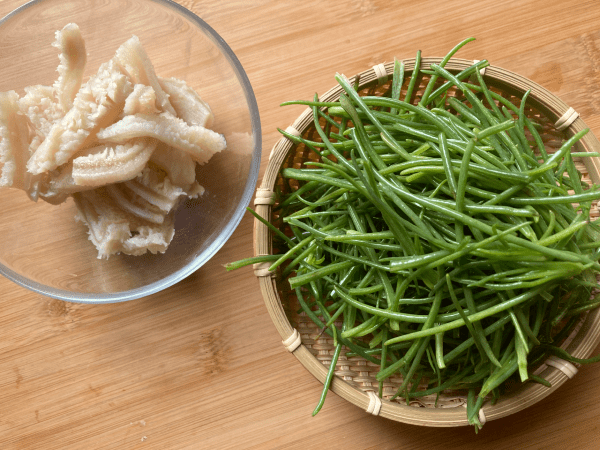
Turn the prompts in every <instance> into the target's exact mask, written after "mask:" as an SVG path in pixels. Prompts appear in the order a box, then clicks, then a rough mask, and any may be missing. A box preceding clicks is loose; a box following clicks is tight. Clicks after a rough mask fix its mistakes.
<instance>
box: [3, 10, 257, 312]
mask: <svg viewBox="0 0 600 450" xmlns="http://www.w3.org/2000/svg"><path fill="white" fill-rule="evenodd" d="M70 22H74V23H76V24H77V25H79V28H80V29H81V32H82V35H83V37H84V39H85V43H86V51H87V53H88V59H87V65H86V71H85V77H84V81H85V80H86V79H87V77H88V76H89V75H91V74H93V73H95V72H96V71H97V69H98V67H99V65H100V64H101V63H103V62H106V61H108V60H109V59H110V58H112V57H113V55H114V53H115V51H116V49H117V48H118V47H119V46H120V45H121V44H122V43H123V42H125V41H126V40H127V39H129V38H130V37H131V36H132V35H136V36H138V37H139V39H140V41H141V42H142V44H143V46H144V48H145V49H146V52H147V53H148V55H149V57H150V60H151V61H152V63H153V64H154V68H155V71H156V73H157V75H159V76H161V77H165V78H169V77H176V78H179V79H182V80H184V81H186V82H187V84H188V85H190V86H191V87H192V88H194V89H196V90H197V91H198V92H199V93H200V95H201V96H202V98H203V100H205V101H206V102H207V103H208V104H209V105H210V107H211V109H212V111H213V113H214V117H215V119H214V124H213V126H212V128H213V129H214V130H215V131H217V132H218V133H221V134H223V135H224V136H225V138H226V140H227V142H228V148H227V149H226V150H225V151H223V152H221V153H218V154H216V155H215V156H214V157H213V158H212V159H211V160H210V161H209V162H208V163H207V164H205V165H203V166H200V167H199V168H198V179H199V180H200V184H201V185H202V186H203V187H204V188H205V189H206V191H205V193H204V195H202V196H201V197H199V198H198V199H194V200H188V201H186V202H184V203H183V204H182V205H181V206H180V207H179V209H178V210H177V213H176V216H175V237H174V238H173V241H172V242H171V245H170V246H169V248H168V250H167V251H166V252H165V253H164V254H160V253H159V254H156V255H154V254H151V253H146V254H145V255H142V256H128V255H122V254H119V255H113V256H111V257H110V258H109V259H98V258H97V254H98V253H97V250H96V248H95V247H94V245H93V244H92V243H91V242H90V241H89V240H88V235H87V227H86V226H85V225H83V224H82V223H80V222H76V221H75V220H74V217H75V214H76V208H75V205H74V203H73V201H72V199H69V200H67V202H66V203H63V204H61V205H60V206H54V205H50V204H47V203H46V202H44V201H38V202H37V203H36V202H32V201H31V200H30V199H29V198H28V197H27V195H26V194H25V193H24V192H23V191H20V190H15V189H6V188H2V189H0V205H1V210H0V273H2V274H3V275H4V276H6V277H8V278H9V279H11V280H13V281H14V282H16V283H18V284H20V285H22V286H24V287H26V288H29V289H31V290H33V291H35V292H38V293H41V294H44V295H48V296H50V297H54V298H58V299H62V300H68V301H73V302H82V303H108V302H118V301H124V300H131V299H135V298H139V297H143V296H147V295H150V294H153V293H155V292H158V291H160V290H162V289H165V288H167V287H169V286H171V285H173V284H174V283H177V282H178V281H180V280H182V279H183V278H185V277H186V276H188V275H190V274H191V273H193V272H194V271H196V270H197V269H198V268H200V267H201V266H202V265H203V264H205V263H206V262H207V261H208V260H209V259H210V258H211V257H212V256H213V255H214V254H215V253H216V252H217V251H218V250H219V249H220V248H221V247H222V246H223V244H224V243H225V242H226V241H227V239H228V238H229V237H230V236H231V234H232V233H233V231H234V230H235V228H236V227H237V225H238V224H239V222H240V220H241V218H242V216H243V213H244V211H245V208H246V206H248V204H249V202H250V199H251V197H252V194H253V191H254V188H255V186H256V181H257V177H258V170H259V165H260V156H261V130H260V118H259V114H258V107H257V104H256V99H255V97H254V93H253V91H252V87H251V85H250V82H249V80H248V77H247V75H246V73H245V72H244V69H243V68H242V66H241V64H240V62H239V61H238V59H237V58H236V56H235V54H234V53H233V51H232V50H231V48H230V47H229V46H228V45H227V44H226V43H225V41H224V40H223V39H222V38H221V37H220V36H219V35H218V34H217V33H216V32H215V30H213V29H212V28H211V27H210V26H209V25H208V24H207V23H205V22H204V21H203V20H202V19H200V18H199V17H197V16H196V15H195V14H193V13H191V12H190V11H188V10H186V9H185V8H183V7H181V6H180V5H178V4H176V3H174V2H171V1H169V0H127V1H126V2H110V1H97V0H36V1H32V2H30V3H27V4H25V5H23V6H22V7H20V8H18V9H16V10H15V11H13V12H12V13H10V14H9V15H7V16H6V17H4V18H3V19H1V20H0V92H4V91H8V90H15V91H17V92H18V93H19V94H20V95H21V94H23V88H24V87H26V86H30V85H34V84H42V85H52V83H53V82H54V80H55V79H56V77H57V73H56V67H57V65H58V51H57V49H56V48H54V47H52V46H51V43H52V42H53V41H54V32H55V31H56V30H59V29H62V28H63V27H64V26H65V25H66V24H68V23H70Z"/></svg>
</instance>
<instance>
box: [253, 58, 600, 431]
mask: <svg viewBox="0 0 600 450" xmlns="http://www.w3.org/2000/svg"><path fill="white" fill-rule="evenodd" d="M440 61H441V59H439V58H423V59H422V60H421V67H422V68H428V67H429V66H430V65H431V64H432V63H439V62H440ZM404 65H405V80H404V86H403V89H402V92H403V93H404V92H405V91H406V87H407V84H408V82H409V79H410V75H411V73H412V70H413V68H414V65H415V60H414V59H409V60H404ZM472 65H473V61H467V60H461V59H452V60H451V61H449V62H448V64H447V65H446V69H448V70H449V71H450V72H453V73H457V72H459V71H461V70H464V69H466V68H468V67H470V66H472ZM393 69H394V64H393V63H386V64H379V65H377V66H375V67H373V68H372V69H369V70H366V71H364V72H362V73H360V74H359V75H357V76H355V77H352V78H350V79H349V81H350V84H353V85H354V84H355V83H357V82H358V89H359V91H360V92H361V94H363V95H385V94H386V93H388V92H389V91H390V89H391V79H392V74H393ZM484 79H485V82H486V84H487V85H488V87H489V88H490V89H491V90H493V91H496V92H498V93H500V94H501V95H503V96H504V97H505V98H507V99H509V100H511V101H512V102H513V103H515V104H516V105H518V104H519V103H520V99H521V98H522V96H523V94H524V93H525V92H526V91H527V90H531V93H530V95H529V97H528V100H527V105H528V107H527V108H526V109H525V112H526V115H527V116H528V117H529V118H531V119H534V121H536V122H537V123H539V124H540V125H541V126H542V130H541V131H540V136H541V137H542V140H543V141H544V145H545V146H546V148H547V149H548V150H549V152H551V151H553V150H554V149H558V148H559V147H560V145H561V143H562V142H563V140H564V139H566V138H568V137H570V136H572V135H573V134H575V133H577V132H578V131H581V130H583V129H585V128H587V127H586V125H585V123H584V121H583V120H582V119H581V118H579V117H578V114H577V113H576V112H575V111H574V110H573V109H572V108H569V107H568V106H567V105H566V104H565V103H564V102H562V101H561V100H560V99H559V98H557V97H556V96H554V95H553V94H552V93H550V92H549V91H547V90H546V89H544V88H543V87H541V86H539V85H538V84H536V83H534V82H532V81H530V80H528V79H526V78H524V77H522V76H520V75H517V74H515V73H512V72H510V71H507V70H504V69H501V68H498V67H493V66H488V67H487V68H486V69H485V73H484ZM427 81H428V76H427V75H422V76H421V77H420V79H418V80H417V84H416V87H415V90H416V93H415V95H414V96H413V97H414V98H413V102H416V101H418V99H419V98H420V95H422V93H423V91H424V89H425V86H426V84H427ZM341 92H342V88H341V87H340V86H336V87H334V88H332V89H331V90H329V91H328V92H327V93H325V94H324V95H322V96H321V97H320V101H323V102H327V101H336V100H339V97H340V94H341ZM448 95H457V93H456V91H455V90H451V91H449V93H448ZM287 131H288V133H290V134H295V135H300V136H302V137H305V138H307V139H310V140H318V139H315V136H316V132H315V128H314V123H313V113H312V110H311V109H310V108H307V110H305V111H304V112H303V113H302V114H301V115H300V116H299V117H298V119H297V120H296V121H295V122H294V123H293V124H292V125H291V126H290V127H288V129H287ZM574 150H575V151H577V152H583V151H587V152H597V151H600V142H599V141H598V140H597V138H596V137H595V136H594V135H593V133H591V132H590V133H587V134H586V135H585V136H584V137H583V138H582V139H581V140H580V141H579V142H578V143H577V144H576V147H575V149H574ZM315 158H316V155H315V154H314V153H313V152H311V151H310V150H309V149H308V148H306V147H305V146H304V145H303V144H296V143H294V142H292V141H291V140H290V139H288V138H287V137H282V138H281V139H280V140H279V141H278V142H277V143H276V145H275V146H274V148H273V150H272V151H271V154H270V156H269V163H268V166H267V169H266V171H265V174H264V177H263V179H262V184H261V186H260V187H259V188H258V189H257V193H256V200H255V209H256V212H257V213H258V214H259V215H260V216H261V217H263V218H265V219H266V220H268V221H273V219H274V217H273V214H272V207H273V203H274V201H275V198H274V197H275V196H274V194H273V193H274V192H275V191H277V190H281V189H285V186H284V183H282V179H281V175H280V171H281V169H283V168H287V167H294V168H299V167H302V166H303V163H304V162H305V161H307V160H309V159H313V160H314V159H315ZM575 162H576V165H577V169H578V170H579V171H580V172H581V173H582V175H583V179H584V180H586V179H587V180H588V181H590V180H591V181H592V182H593V183H596V184H598V183H600V175H599V174H600V164H599V163H598V161H597V158H582V160H579V161H578V160H575ZM591 216H592V218H593V219H596V218H597V217H598V207H597V205H596V203H594V204H593V206H592V210H591ZM254 251H255V255H268V254H271V253H272V251H273V249H272V241H271V234H270V232H269V230H268V228H267V227H266V226H265V225H264V224H262V223H260V222H259V221H255V227H254ZM266 267H268V265H267V266H266ZM280 273H281V272H273V273H271V272H269V271H268V270H267V269H266V268H265V266H260V265H256V266H255V274H256V275H257V277H258V279H259V283H260V289H261V292H262V295H263V298H264V301H265V304H266V307H267V309H268V311H269V314H270V316H271V319H272V320H273V323H274V324H275V327H276V328H277V330H278V331H279V334H280V335H281V337H282V340H283V344H284V346H285V347H286V348H287V349H288V350H289V351H290V352H293V354H294V356H295V357H296V358H297V359H298V360H299V361H300V362H301V363H302V365H303V366H304V367H305V368H306V369H307V370H308V371H309V372H310V373H311V374H313V375H314V376H315V377H316V378H317V379H318V380H319V381H320V382H321V383H322V382H324V381H325V378H326V375H327V371H328V367H329V365H330V363H331V360H332V355H333V352H334V348H335V346H334V344H333V339H332V338H331V337H329V336H327V335H325V334H322V335H319V333H320V330H319V328H318V327H317V325H315V324H314V323H313V322H312V320H311V319H310V318H308V317H307V316H306V315H305V314H304V313H298V303H297V299H296V297H295V294H294V292H293V291H292V290H291V289H290V287H289V283H288V281H287V279H283V278H282V276H281V275H280ZM599 323H600V310H598V309H596V310H592V311H590V312H588V313H585V314H583V315H582V317H581V320H580V322H579V323H578V325H577V326H576V327H575V328H574V330H573V331H572V332H571V334H570V336H569V337H568V338H567V339H566V340H565V341H564V342H563V343H562V344H561V348H563V349H565V350H566V351H567V352H568V353H570V354H571V355H572V356H574V357H576V358H587V357H589V356H590V354H591V353H592V352H593V351H594V349H595V348H596V346H597V345H598V344H599V343H600V326H599ZM345 353H346V352H345V351H344V350H342V353H341V356H340V357H339V359H338V361H337V365H336V370H335V375H336V376H335V377H334V379H333V381H332V383H331V390H333V392H335V393H336V394H338V395H339V396H341V397H343V398H344V399H346V400H347V401H349V402H351V403H353V404H355V405H356V406H358V407H359V408H362V409H364V410H366V411H367V412H369V413H372V414H376V415H379V416H382V417H386V418H388V419H391V420H395V421H398V422H404V423H409V424H415V425H422V426H431V427H453V426H462V425H468V421H467V414H466V408H465V407H464V406H466V397H465V396H464V395H460V393H459V394H456V393H444V395H441V396H440V398H439V399H438V401H437V402H436V398H435V396H431V397H424V398H420V399H419V400H414V401H412V400H411V401H410V403H409V404H407V403H406V400H404V399H403V398H400V397H399V398H396V399H394V400H392V401H390V398H391V397H392V396H393V395H394V394H395V393H396V390H397V388H398V386H399V385H400V384H401V383H402V378H401V377H400V376H398V377H394V376H392V377H391V378H389V379H387V380H386V381H385V383H384V385H383V396H382V400H379V397H378V396H377V392H378V391H379V383H378V381H377V380H376V378H375V375H376V374H377V371H378V370H379V366H378V365H376V364H374V363H372V362H369V361H367V360H365V359H363V358H361V357H356V356H351V357H347V356H345ZM576 372H577V367H576V365H574V364H571V363H569V362H566V361H563V360H561V359H558V358H555V357H550V358H548V359H547V360H546V361H545V363H543V364H541V366H539V367H537V368H536V370H535V372H533V373H535V374H536V375H539V376H541V377H543V378H545V379H546V380H548V381H549V382H550V383H551V385H552V387H545V386H543V385H541V384H537V383H519V382H515V383H513V384H511V385H509V386H508V388H507V390H506V392H505V393H504V395H503V396H501V397H500V399H499V400H498V401H497V402H496V403H495V404H493V405H492V404H490V403H489V402H486V403H485V404H484V406H483V408H482V409H481V412H480V416H479V419H480V421H481V423H482V424H483V423H485V421H489V420H492V419H497V418H500V417H504V416H508V415H510V414H513V413H516V412H518V411H521V410H523V409H525V408H527V407H529V406H531V405H533V404H534V403H536V402H538V401H540V400H541V399H543V398H545V397H546V396H548V395H550V394H551V393H552V392H553V391H554V390H556V389H558V388H559V387H560V386H561V385H562V384H563V383H564V382H565V381H567V380H568V379H569V378H571V377H572V376H573V375H574V374H575V373H576ZM316 402H317V399H316V398H315V404H316Z"/></svg>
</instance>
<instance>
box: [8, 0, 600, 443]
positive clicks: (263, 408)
mask: <svg viewBox="0 0 600 450" xmlns="http://www.w3.org/2000/svg"><path fill="white" fill-rule="evenodd" d="M22 3H24V2H23V0H2V1H1V2H0V16H4V15H5V14H7V13H8V12H10V11H11V10H12V9H14V8H15V7H17V6H19V5H20V4H22ZM180 3H181V4H182V5H183V6H185V7H187V8H189V9H191V10H192V11H193V12H195V13H196V14H198V15H199V16H200V17H202V18H203V19H204V20H205V21H207V22H208V23H209V24H210V25H211V26H212V27H213V28H214V29H215V30H216V31H217V32H218V33H219V34H221V36H222V37H223V38H224V39H225V41H226V42H228V44H229V45H230V46H231V47H232V49H233V50H234V52H235V53H236V55H237V56H238V58H239V59H240V61H241V63H242V65H243V67H244V68H245V70H246V72H247V74H248V77H249V78H250V81H251V83H252V86H253V88H254V92H255V94H256V98H257V101H258V106H259V110H260V114H261V122H262V133H263V161H262V165H261V175H262V173H263V171H264V168H265V167H266V163H267V157H268V155H269V152H270V149H271V147H272V146H273V145H274V144H275V142H276V141H277V140H278V138H279V135H278V133H277V131H276V128H277V127H281V128H285V127H287V126H288V125H289V124H290V123H291V122H292V121H293V120H294V119H295V118H296V117H297V116H298V114H299V113H300V112H301V111H302V110H303V108H302V107H285V108H281V107H279V104H280V103H281V102H283V101H286V100H293V99H301V98H302V99H306V98H311V97H312V95H313V94H314V93H315V92H318V93H319V92H320V93H323V92H325V91H326V90H328V89H329V88H330V87H331V86H333V84H334V80H333V76H334V74H335V73H336V72H341V73H344V74H346V75H348V76H351V75H354V74H355V73H358V72H361V71H363V70H365V69H367V68H369V67H372V66H373V65H374V64H377V63H381V62H387V61H392V60H393V59H394V57H397V58H398V59H401V58H411V57H413V56H414V54H415V52H416V51H417V50H418V49H420V50H422V51H423V54H424V55H427V56H443V55H444V54H445V53H446V52H447V50H448V49H449V48H451V47H452V46H453V45H454V44H455V43H457V42H459V41H460V40H462V39H464V38H465V37H468V36H475V37H476V38H477V41H475V42H474V43H471V44H469V45H468V46H467V47H466V48H465V49H464V50H462V51H461V53H460V56H461V57H463V58H469V59H483V58H486V59H488V60H490V62H491V63H492V64H494V65H496V66H500V67H504V68H506V69H509V70H512V71H514V72H517V73H520V74H522V75H524V76H526V77H528V78H530V79H532V80H534V81H536V82H537V83H540V84H541V85H543V86H545V87H546V88H548V89H549V90H551V91H552V92H554V93H555V94H556V95H558V96H559V97H561V98H562V99H563V100H564V101H565V102H566V103H567V104H569V105H571V106H572V107H573V108H575V110H576V111H578V112H579V113H580V114H581V116H582V118H583V119H584V120H585V122H586V123H587V124H588V125H589V126H590V127H591V129H592V131H593V132H594V133H595V134H596V135H598V136H600V7H598V3H597V2H596V1H556V0H545V1H503V2H498V1H497V0H479V1H467V0H462V1H456V0H448V1H446V2H438V1H433V0H429V1H413V2H390V1H387V2H384V1H381V0H339V1H336V2H325V1H314V0H305V1H302V2H292V1H275V0H259V1H254V2H241V1H235V2H233V1H232V2H220V1H217V0H204V1H200V0H180ZM1 49H2V43H1V42H0V51H2V50H1ZM261 175H260V176H261ZM251 254H252V221H251V219H250V217H246V218H244V219H243V220H242V222H241V224H240V225H239V227H238V228H237V230H236V231H235V233H234V234H233V236H232V237H231V239H230V240H229V241H228V242H227V244H226V245H225V246H224V247H223V248H222V249H221V250H220V251H219V252H218V253H217V254H216V255H215V256H214V258H213V259H212V260H211V261H210V262H209V263H208V264H206V265H205V266H204V267H202V268H201V269H200V270H199V271H198V272H196V273H195V274H194V275H192V276H190V277H189V278H188V279H186V280H185V281H183V282H181V283H179V284H178V285H176V286H174V287H171V288H169V289H167V290H166V291H164V292H161V293H158V294H155V295H152V296H150V297H147V298H144V299H141V300H136V301H131V302H126V303H119V304H111V305H100V306H94V305H80V304H74V303H66V302H63V301H58V300H53V299H50V298H46V297H42V296H40V295H38V294H35V293H32V292H30V291H28V290H26V289H24V288H21V287H19V286H17V285H15V284H13V283H12V282H9V281H8V280H5V279H0V448H1V449H46V450H50V449H136V448H145V449H242V448H243V449H247V448H248V449H276V448H281V449H296V448H297V449H313V448H315V449H337V448H344V449H375V448H377V449H396V448H401V449H422V448H427V449H455V448H460V449H470V448H480V447H481V446H486V448H493V449H515V448H519V449H524V448H531V449H538V448H544V449H550V448H551V449H553V448H578V449H579V448H581V449H593V448H598V447H599V444H598V440H599V439H600V429H599V428H598V421H597V419H596V417H597V416H599V415H600V366H598V365H595V366H587V367H583V368H581V369H580V371H579V373H578V374H577V376H576V377H575V378H574V379H573V380H571V381H569V382H567V383H566V384H565V385H564V386H563V387H561V388H560V389H559V390H558V391H557V392H556V393H554V394H553V395H552V396H551V397H549V398H547V399H545V400H544V401H542V402H540V403H539V404H537V405H535V406H533V407H531V408H529V409H528V410H526V411H524V412H522V413H519V414H517V415H514V416H511V417H507V418H504V419H500V420H497V421H492V422H489V423H488V424H486V425H485V427H484V428H483V430H482V431H481V432H480V433H479V434H478V435H475V434H474V432H473V430H472V429H471V428H459V429H427V428H419V427H415V426H408V425H404V424H399V423H394V422H391V421H388V420H386V419H381V418H376V417H373V416H370V415H368V414H367V413H365V412H364V411H362V410H360V409H358V408H357V407H355V406H353V405H351V404H348V403H347V402H345V401H344V400H342V399H340V398H339V397H337V396H336V395H335V394H330V395H329V396H328V398H327V401H326V403H325V407H324V408H323V410H322V411H321V412H320V413H319V414H318V415H317V416H316V417H314V418H313V417H311V412H312V410H313V408H314V406H315V404H316V403H317V401H318V398H319V396H320V392H321V385H320V383H318V382H317V381H316V380H315V379H314V378H313V377H312V376H311V375H310V374H309V373H308V372H306V371H305V369H304V368H303V367H302V366H301V365H300V364H299V363H298V362H297V361H296V359H295V358H294V356H292V355H290V354H289V353H288V352H286V351H285V350H284V348H283V346H282V345H281V339H280V337H279V335H278V334H277V332H276V331H275V328H274V326H273V325H272V323H271V321H270V318H269V316H268V314H267V311H266V309H265V307H264V306H263V301H262V297H261V294H260V292H259V289H258V283H257V281H256V279H255V278H254V275H253V273H252V270H251V269H250V268H247V269H241V270H239V271H238V272H236V273H227V272H225V270H224V268H223V265H224V264H225V263H227V262H231V261H235V260H238V259H241V258H243V257H246V256H250V255H251Z"/></svg>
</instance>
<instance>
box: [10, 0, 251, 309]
mask: <svg viewBox="0 0 600 450" xmlns="http://www.w3.org/2000/svg"><path fill="white" fill-rule="evenodd" d="M45 1H47V0H31V1H29V2H27V3H25V4H23V5H21V6H19V7H18V8H16V9H14V10H13V11H11V12H10V13H8V14H7V15H6V16H4V17H2V18H0V26H2V24H4V23H5V22H7V21H8V20H10V19H12V18H13V17H15V16H16V15H18V14H20V13H22V12H24V11H26V10H27V9H29V8H30V7H32V6H35V5H37V4H40V3H44V2H45ZM148 1H151V2H153V3H158V4H160V5H162V6H166V7H168V8H170V9H172V10H174V11H175V12H177V13H179V14H181V15H182V16H184V17H185V18H186V19H188V20H189V21H190V22H192V23H194V24H195V25H196V26H197V27H198V28H200V29H201V30H202V31H203V32H204V33H205V35H206V37H207V38H208V39H209V40H210V41H212V43H213V44H214V45H216V46H217V48H219V50H221V52H222V53H223V55H224V56H225V57H226V58H227V60H228V61H229V63H230V65H231V67H232V69H233V71H234V73H235V75H236V77H237V79H238V81H239V82H240V85H241V86H242V90H243V91H244V96H245V99H246V102H247V104H248V110H249V112H250V122H251V128H252V136H253V150H252V159H251V164H250V170H249V173H248V178H247V179H246V184H245V186H244V190H243V193H242V198H241V200H240V202H239V203H238V205H237V206H236V209H235V211H234V212H233V214H232V216H231V218H230V219H229V221H228V222H227V223H226V224H225V225H224V226H223V227H222V228H221V231H220V232H219V234H218V235H217V236H216V238H215V239H214V241H213V242H212V243H211V244H210V245H209V246H208V247H207V248H206V249H205V250H204V251H203V252H202V254H201V255H199V256H197V257H196V258H194V260H193V261H192V262H190V263H188V264H187V265H186V266H185V267H182V268H181V269H179V270H178V271H176V272H174V273H172V274H170V275H168V276H166V277H164V278H162V279H160V280H158V281H155V282H153V283H150V284H148V285H145V286H142V287H139V288H135V289H129V290H126V291H120V292H114V293H105V292H90V293H87V292H86V293H81V292H72V291H67V290H64V289H57V288H53V287H50V286H46V285H43V284H41V283H37V282H35V281H33V280H30V279H29V278H26V277H24V276H22V275H20V274H19V273H17V272H15V271H14V270H12V269H10V268H8V267H6V266H4V265H3V264H0V274H2V275H4V276H5V277H6V278H8V279H9V280H11V281H13V282H15V283H17V284H19V285H21V286H23V287H25V288H27V289H29V290H31V291H33V292H36V293H38V294H42V295H46V296H48V297H52V298H56V299H59V300H65V301H69V302H76V303H88V304H98V303H117V302H123V301H127V300H134V299H138V298H142V297H146V296H149V295H152V294H155V293H157V292H159V291H162V290H164V289H166V288H168V287H170V286H173V285H174V284H176V283H178V282H179V281H181V280H183V279H184V278H186V277H188V276H189V275H191V274H192V273H194V272H195V271H197V270H198V269H199V268H200V267H202V266H203V265H204V264H205V263H207V262H208V261H209V260H210V259H211V258H212V257H213V256H214V255H215V253H217V251H219V250H220V249H221V247H223V245H225V243H226V242H227V241H228V240H229V238H230V237H231V235H232V234H233V232H234V231H235V229H236V228H237V226H238V225H239V223H240V222H241V220H242V218H243V216H244V213H245V211H246V207H247V206H248V205H249V204H250V200H251V199H252V196H253V194H254V188H255V187H256V183H257V181H258V172H259V169H260V161H261V154H262V133H261V124H260V115H259V110H258V103H257V101H256V96H255V95H254V90H253V89H252V85H251V84H250V79H249V78H248V75H247V74H246V71H245V70H244V68H243V67H242V64H241V62H240V61H239V59H238V58H237V56H236V55H235V53H234V52H233V50H232V49H231V47H230V46H229V44H227V42H225V40H224V39H223V38H222V37H221V36H220V35H219V34H218V33H217V32H216V31H215V29H214V28H212V27H211V26H210V25H209V24H208V23H206V22H205V21H204V20H203V19H201V18H200V17H199V16H198V15H196V14H195V13H193V12H192V11H190V10H189V9H187V8H185V7H183V6H182V5H180V4H178V3H176V2H174V1H173V0H148Z"/></svg>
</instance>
